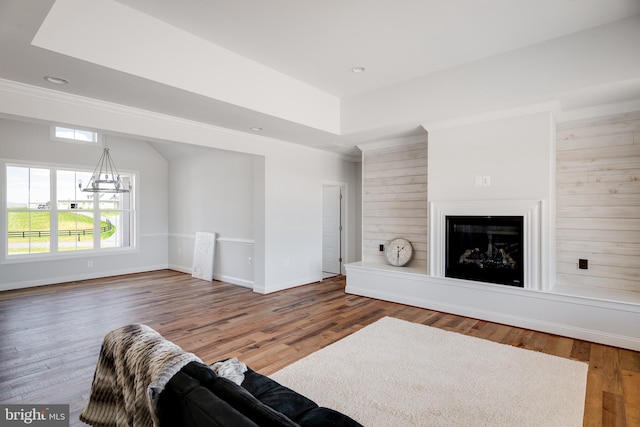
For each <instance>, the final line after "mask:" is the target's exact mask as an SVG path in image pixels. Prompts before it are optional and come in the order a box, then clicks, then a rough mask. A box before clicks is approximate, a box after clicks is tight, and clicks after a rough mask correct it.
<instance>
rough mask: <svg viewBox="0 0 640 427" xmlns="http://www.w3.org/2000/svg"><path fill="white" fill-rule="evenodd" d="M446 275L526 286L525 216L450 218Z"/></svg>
mask: <svg viewBox="0 0 640 427" xmlns="http://www.w3.org/2000/svg"><path fill="white" fill-rule="evenodd" d="M446 223H447V226H446V268H445V276H447V277H454V278H458V279H466V280H475V281H479V282H489V283H497V284H502V285H509V286H516V287H521V288H522V287H524V268H523V253H522V251H523V233H522V230H523V218H522V217H521V216H447V217H446Z"/></svg>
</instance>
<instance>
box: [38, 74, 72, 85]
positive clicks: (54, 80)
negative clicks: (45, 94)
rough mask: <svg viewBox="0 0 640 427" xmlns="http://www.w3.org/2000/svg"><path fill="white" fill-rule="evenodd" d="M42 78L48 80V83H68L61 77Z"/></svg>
mask: <svg viewBox="0 0 640 427" xmlns="http://www.w3.org/2000/svg"><path fill="white" fill-rule="evenodd" d="M44 79H45V80H46V81H48V82H49V83H53V84H56V85H66V84H68V83H69V80H65V79H63V78H60V77H53V76H44Z"/></svg>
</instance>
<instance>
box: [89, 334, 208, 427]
mask: <svg viewBox="0 0 640 427" xmlns="http://www.w3.org/2000/svg"><path fill="white" fill-rule="evenodd" d="M192 361H198V362H202V361H201V360H200V359H199V358H198V357H197V356H195V355H194V354H192V353H187V352H185V351H184V350H182V349H181V348H180V347H178V346H177V345H175V344H174V343H172V342H170V341H167V340H166V339H164V338H163V337H162V336H161V335H160V334H159V333H157V332H156V331H154V330H153V329H151V328H150V327H148V326H146V325H142V324H135V325H129V326H125V327H122V328H120V329H116V330H114V331H111V332H109V333H108V334H107V335H106V336H105V338H104V341H103V343H102V348H101V350H100V356H99V358H98V364H97V366H96V370H95V374H94V377H93V384H92V385H91V394H90V396H89V403H88V404H87V406H86V407H85V408H84V410H83V411H82V413H81V414H80V420H81V421H83V422H85V423H87V424H90V425H92V426H98V427H102V426H104V427H107V426H114V427H124V426H128V427H139V426H140V427H150V426H157V425H158V420H157V417H156V401H157V398H158V396H159V395H160V393H161V392H162V390H163V389H164V387H165V385H166V384H167V382H168V381H169V380H170V379H171V377H173V375H175V374H176V373H177V372H178V371H179V370H180V369H182V367H183V366H185V365H186V364H187V363H189V362H192Z"/></svg>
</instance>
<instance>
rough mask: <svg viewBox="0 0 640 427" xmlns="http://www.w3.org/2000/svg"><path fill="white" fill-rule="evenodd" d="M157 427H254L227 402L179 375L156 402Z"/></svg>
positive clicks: (197, 383)
mask: <svg viewBox="0 0 640 427" xmlns="http://www.w3.org/2000/svg"><path fill="white" fill-rule="evenodd" d="M157 414H158V419H159V423H160V426H161V427H165V426H166V427H176V426H181V427H227V426H234V427H235V426H238V427H257V426H258V424H257V423H255V422H253V421H252V420H251V419H250V418H247V417H246V416H245V415H244V414H242V413H241V412H240V411H238V410H237V409H235V408H234V407H233V406H231V405H230V404H229V403H228V402H225V401H224V400H222V399H220V398H219V397H217V396H216V395H215V394H213V393H212V392H211V391H210V390H208V389H207V388H205V387H203V386H201V385H200V381H198V380H197V379H195V378H193V377H191V376H190V375H188V374H186V373H184V372H182V371H180V372H178V373H176V374H175V375H174V376H173V377H172V378H171V379H170V380H169V382H168V383H167V385H166V386H165V389H164V390H163V391H162V393H160V397H159V398H158V412H157Z"/></svg>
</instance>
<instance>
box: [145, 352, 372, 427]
mask: <svg viewBox="0 0 640 427" xmlns="http://www.w3.org/2000/svg"><path fill="white" fill-rule="evenodd" d="M157 411H158V417H159V420H160V426H162V427H164V426H166V427H169V426H171V427H175V426H181V427H209V426H211V427H217V426H220V427H223V426H224V427H245V426H246V427H249V426H251V427H255V426H266V427H271V426H273V427H276V426H301V427H318V426H337V427H357V426H360V427H361V424H359V423H358V422H356V421H355V420H353V419H351V418H349V417H348V416H346V415H344V414H341V413H339V412H337V411H334V410H332V409H329V408H323V407H319V406H318V405H317V404H316V403H315V402H313V401H311V400H310V399H308V398H306V397H305V396H302V395H301V394H299V393H297V392H295V391H293V390H291V389H289V388H287V387H284V386H282V385H280V384H279V383H277V382H276V381H273V380H272V379H270V378H269V377H266V376H264V375H261V374H259V373H257V372H255V371H253V370H252V369H250V368H249V369H248V370H247V371H246V372H245V374H244V380H243V381H242V383H241V385H237V384H236V383H234V382H233V381H231V380H228V379H227V378H223V377H219V376H217V375H216V374H215V372H214V371H213V370H212V369H211V368H209V367H208V366H207V365H205V364H203V363H200V362H197V361H194V362H190V363H188V364H187V365H185V366H184V367H183V368H182V369H181V370H180V371H179V372H178V373H176V374H175V375H174V376H173V377H172V378H171V379H170V380H169V382H168V383H167V385H166V387H165V389H164V390H163V391H162V393H161V394H160V396H159V400H158V408H157Z"/></svg>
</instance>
